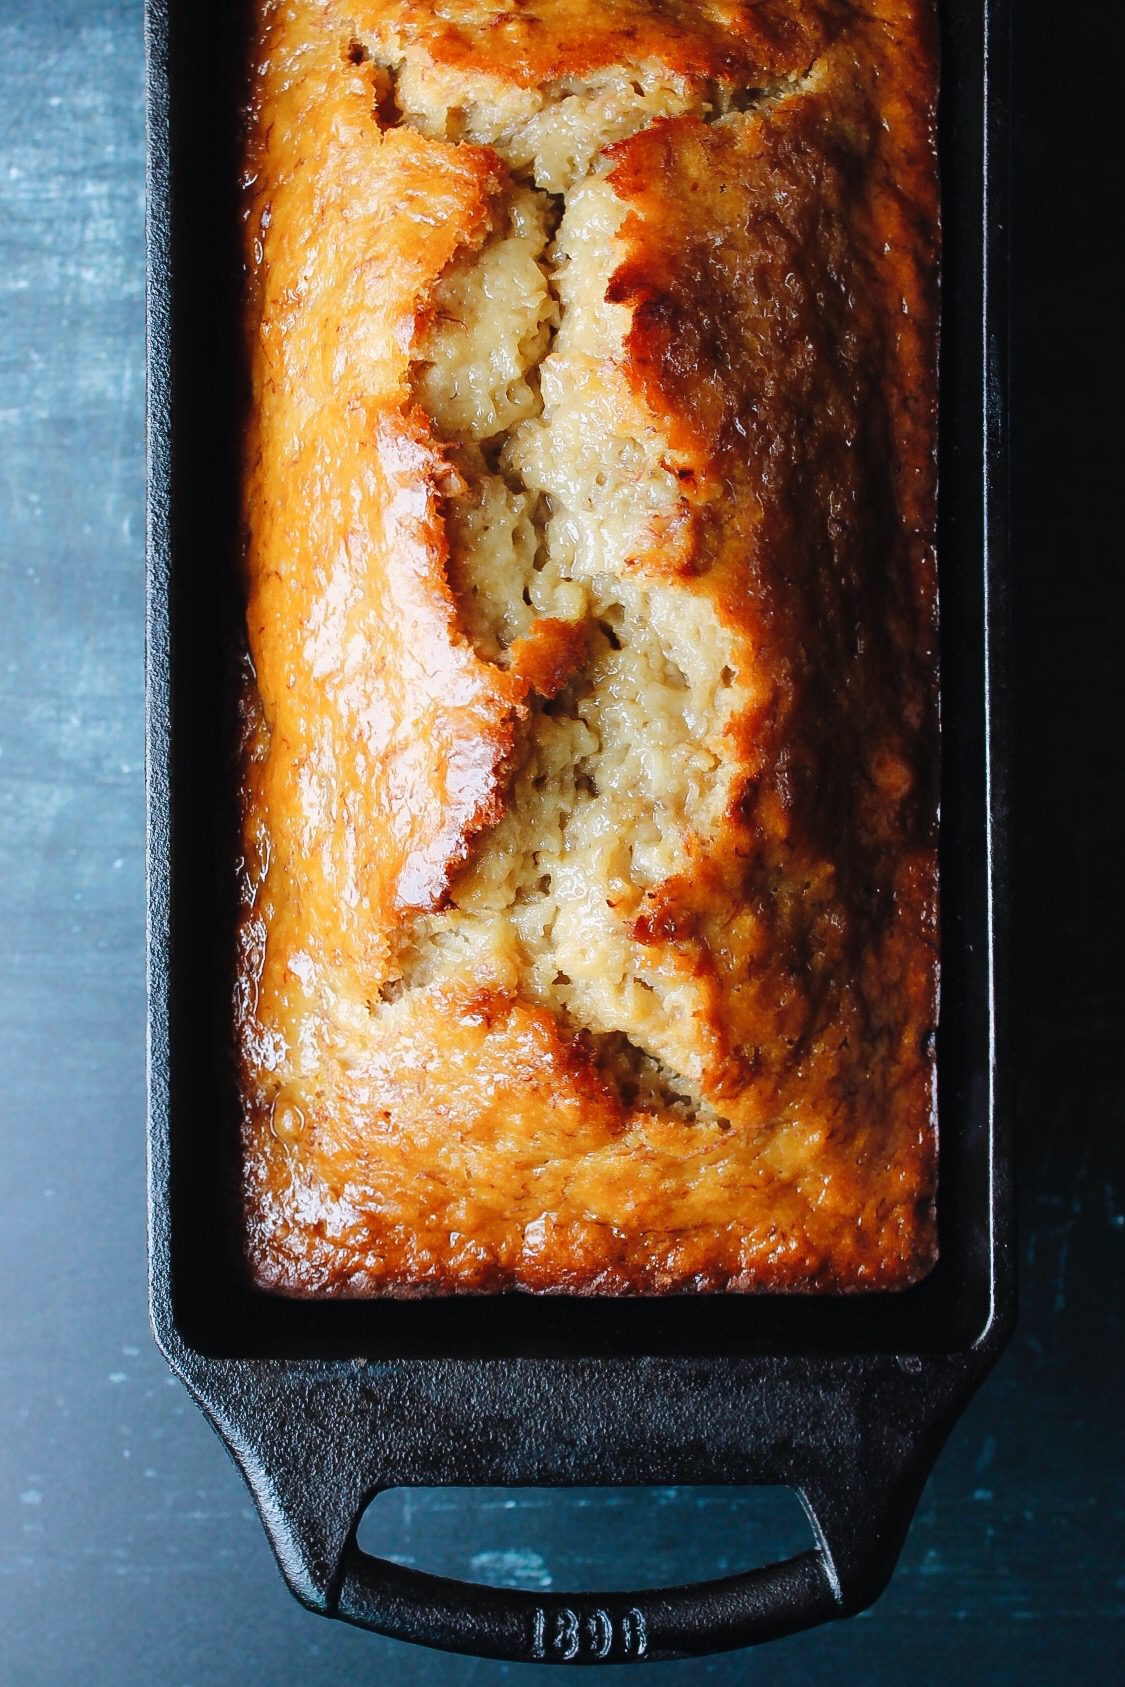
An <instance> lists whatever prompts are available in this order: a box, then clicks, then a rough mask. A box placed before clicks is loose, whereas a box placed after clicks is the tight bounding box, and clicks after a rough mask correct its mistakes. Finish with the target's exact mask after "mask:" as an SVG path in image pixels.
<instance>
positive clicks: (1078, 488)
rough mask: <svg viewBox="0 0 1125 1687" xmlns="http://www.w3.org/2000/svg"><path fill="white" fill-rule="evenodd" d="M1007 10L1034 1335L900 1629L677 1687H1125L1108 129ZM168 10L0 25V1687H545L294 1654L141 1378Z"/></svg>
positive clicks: (734, 1497) (492, 1525)
mask: <svg viewBox="0 0 1125 1687" xmlns="http://www.w3.org/2000/svg"><path fill="white" fill-rule="evenodd" d="M1014 9H1015V10H1017V11H1018V12H1020V13H1021V18H1022V23H1021V31H1022V33H1021V34H1020V36H1019V38H1018V40H1017V53H1016V69H1017V80H1016V99H1017V112H1018V118H1019V121H1018V124H1017V132H1016V148H1015V159H1016V171H1017V174H1016V194H1015V212H1016V220H1015V253H1016V316H1015V337H1014V345H1013V354H1014V387H1013V393H1014V400H1015V430H1014V445H1015V475H1016V485H1015V490H1016V504H1015V524H1014V536H1015V545H1014V574H1015V612H1016V641H1017V642H1016V679H1017V687H1018V690H1017V704H1018V706H1017V739H1016V752H1015V761H1016V773H1017V781H1018V784H1017V803H1016V825H1015V857H1016V863H1015V864H1016V889H1017V916H1018V924H1017V929H1016V936H1015V941H1014V963H1015V965H1014V970H1015V980H1016V1009H1017V1024H1016V1035H1017V1060H1018V1084H1017V1102H1018V1108H1019V1120H1018V1124H1019V1132H1020V1142H1021V1172H1022V1180H1021V1197H1020V1209H1021V1218H1022V1224H1023V1234H1022V1240H1021V1267H1022V1280H1023V1282H1022V1292H1023V1315H1022V1321H1021V1325H1020V1329H1019V1332H1018V1335H1017V1337H1016V1340H1015V1342H1014V1344H1013V1346H1012V1348H1011V1349H1010V1351H1009V1352H1008V1354H1007V1355H1006V1356H1005V1358H1004V1359H1003V1361H1002V1362H1001V1365H1000V1367H999V1369H998V1370H997V1372H996V1373H995V1374H994V1376H993V1377H992V1379H991V1380H990V1381H989V1383H988V1384H987V1386H986V1388H985V1389H984V1391H983V1393H982V1394H981V1395H980V1396H979V1398H978V1399H977V1400H976V1401H975V1402H974V1404H973V1405H972V1407H971V1408H970V1410H969V1411H968V1413H967V1414H966V1416H965V1418H964V1420H963V1421H962V1422H961V1424H960V1425H959V1427H958V1428H957V1430H956V1432H955V1434H954V1436H953V1439H952V1441H951V1442H950V1444H949V1446H948V1448H947V1450H946V1453H945V1455H944V1457H943V1458H942V1460H941V1463H940V1465H939V1467H938V1469H937V1471H936V1473H935V1475H934V1477H933V1479H932V1480H931V1482H930V1484H929V1486H928V1488H927V1489H926V1492H925V1495H924V1497H923V1500H922V1503H921V1506H920V1509H919V1512H918V1517H917V1521H916V1522H915V1525H914V1528H913V1531H912V1533H911V1535H910V1539H909V1542H908V1544H907V1547H906V1551H905V1553H904V1556H903V1560H902V1563H901V1565H900V1568H899V1570H898V1573H897V1575H896V1577H895V1580H894V1582H893V1584H892V1586H891V1588H890V1591H889V1592H888V1593H887V1594H886V1595H885V1597H884V1598H883V1599H882V1600H881V1602H880V1603H879V1605H878V1606H877V1607H876V1608H875V1610H874V1611H872V1612H870V1613H868V1614H867V1615H865V1616H863V1617H861V1618H858V1619H857V1620H855V1621H854V1622H852V1623H850V1624H847V1625H837V1626H836V1627H834V1628H832V1629H827V1630H820V1631H817V1632H815V1633H812V1634H809V1635H804V1636H799V1637H797V1638H794V1639H792V1640H788V1641H785V1642H782V1643H780V1644H778V1645H775V1646H773V1647H771V1648H768V1649H767V1650H765V1651H760V1652H757V1653H753V1654H743V1655H741V1656H734V1657H728V1658H719V1659H713V1660H709V1661H703V1662H699V1663H695V1664H684V1665H673V1666H667V1667H665V1668H664V1669H663V1670H662V1673H661V1675H660V1679H661V1680H662V1681H664V1680H667V1681H668V1682H669V1683H672V1682H676V1683H678V1684H682V1683H686V1682H693V1681H696V1680H700V1681H703V1680H706V1681H713V1682H723V1683H732V1682H742V1681H763V1682H782V1683H788V1682H793V1683H796V1682H801V1683H809V1682H813V1683H817V1682H822V1681H823V1682H833V1683H836V1682H853V1681H854V1682H858V1681H864V1682H898V1681H909V1682H911V1683H912V1684H913V1683H929V1682H935V1683H938V1682H946V1681H949V1680H961V1681H967V1682H986V1681H987V1682H993V1681H1002V1682H1003V1681H1008V1680H1013V1681H1014V1680H1019V1681H1021V1682H1034V1683H1039V1682H1064V1681H1066V1682H1069V1681H1071V1680H1076V1681H1087V1680H1090V1679H1098V1678H1099V1677H1100V1678H1101V1679H1104V1680H1106V1681H1108V1680H1109V1679H1112V1678H1113V1675H1114V1660H1115V1656H1116V1653H1117V1651H1118V1650H1119V1649H1120V1638H1121V1631H1120V1616H1121V1611H1122V1605H1123V1597H1122V1596H1123V1585H1125V1584H1123V1577H1122V1568H1123V1567H1122V1555H1121V1536H1122V1522H1123V1515H1122V1514H1123V1506H1122V1471H1121V1460H1120V1453H1119V1448H1118V1443H1119V1440H1120V1434H1121V1431H1120V1414H1121V1398H1120V1395H1121V1387H1120V1385H1121V1349H1122V1329H1121V1314H1120V1308H1119V1295H1120V1267H1121V1253H1122V1242H1123V1238H1125V1211H1123V1201H1125V1191H1123V1190H1122V1187H1121V1169H1122V1147H1121V1145H1122V1137H1123V1134H1125V1133H1123V1131H1122V1097H1121V1075H1120V1063H1119V1060H1118V1059H1117V1057H1116V1054H1115V1050H1114V1046H1113V1045H1114V1041H1115V1040H1116V1042H1117V1045H1118V1047H1119V1046H1120V1018H1119V1013H1118V1010H1119V1006H1120V1002H1119V997H1118V996H1117V995H1116V994H1114V992H1115V989H1116V985H1115V975H1116V973H1117V972H1118V971H1119V969H1120V961H1119V958H1118V957H1119V956H1120V954H1121V952H1122V934H1121V924H1120V905H1119V898H1118V896H1117V894H1116V885H1117V883H1118V882H1119V881H1120V878H1121V867H1120V862H1119V860H1117V859H1116V857H1115V852H1114V850H1113V848H1112V846H1111V843H1110V840H1109V837H1108V833H1107V827H1106V825H1105V821H1104V814H1105V811H1106V810H1107V809H1108V806H1109V801H1110V795H1111V789H1112V788H1113V787H1114V786H1115V785H1116V786H1117V787H1118V788H1119V783H1120V781H1119V774H1118V773H1117V771H1116V769H1117V768H1118V767H1119V765H1120V751H1119V743H1120V733H1121V719H1122V718H1125V710H1122V709H1121V707H1120V705H1121V697H1120V686H1119V684H1118V681H1117V679H1116V678H1115V673H1116V669H1117V667H1118V665H1119V663H1118V645H1119V631H1118V628H1119V622H1116V623H1115V621H1114V619H1113V617H1112V616H1111V615H1110V613H1109V602H1110V600H1109V595H1108V593H1109V586H1108V580H1109V578H1110V576H1111V575H1113V574H1119V573H1120V566H1121V558H1120V527H1119V523H1115V525H1114V527H1112V528H1111V526H1110V518H1109V509H1110V493H1111V492H1113V491H1115V480H1117V481H1119V479H1120V467H1119V466H1116V467H1111V457H1110V441H1111V440H1112V437H1113V436H1112V432H1110V433H1106V434H1103V435H1101V436H1100V437H1099V431H1098V428H1097V427H1096V426H1095V425H1094V424H1095V423H1099V422H1100V423H1101V424H1103V425H1108V426H1110V427H1111V428H1112V427H1113V426H1114V425H1115V424H1116V429H1117V435H1118V439H1117V444H1118V446H1119V444H1120V428H1119V424H1117V423H1116V416H1115V413H1114V409H1113V408H1112V399H1113V394H1114V392H1119V391H1120V390H1121V381H1120V368H1119V365H1118V368H1117V372H1116V374H1114V373H1113V372H1112V371H1111V369H1110V366H1109V362H1108V361H1107V360H1108V359H1110V358H1111V357H1112V356H1114V355H1119V354H1115V353H1113V351H1112V346H1111V337H1110V334H1109V330H1108V328H1107V327H1105V326H1103V324H1105V323H1108V321H1109V320H1110V317H1109V310H1110V287H1111V281H1110V277H1109V273H1108V262H1107V260H1106V259H1105V257H1104V252H1103V246H1102V242H1103V238H1104V237H1103V236H1102V235H1100V234H1099V232H1098V231H1099V229H1100V228H1102V227H1104V226H1105V222H1104V219H1105V216H1106V213H1107V211H1109V209H1110V208H1111V207H1112V205H1113V203H1114V196H1113V194H1112V193H1111V191H1110V185H1109V175H1108V169H1109V166H1108V162H1107V161H1108V159H1109V158H1110V157H1111V156H1112V155H1113V152H1114V145H1113V138H1112V136H1111V132H1110V116H1111V115H1112V114H1111V112H1110V110H1109V108H1108V106H1106V105H1105V104H1104V103H1102V101H1103V100H1104V99H1106V98H1108V72H1102V71H1101V70H1100V69H1099V68H1098V67H1099V65H1100V62H1101V60H1102V58H1103V57H1104V41H1103V40H1102V39H1101V30H1102V28H1103V27H1104V26H1103V23H1102V18H1103V16H1104V14H1103V12H1102V9H1101V8H1100V7H1099V6H1098V5H1096V4H1095V3H1093V0H1087V4H1086V5H1085V6H1074V5H1072V6H1070V7H1068V8H1067V20H1068V21H1067V28H1066V46H1065V51H1063V52H1060V53H1058V54H1055V53H1054V51H1053V50H1050V51H1049V50H1048V46H1049V44H1048V43H1047V42H1046V41H1045V40H1044V41H1039V40H1037V39H1036V38H1035V35H1034V29H1035V27H1036V26H1035V24H1034V12H1035V11H1037V10H1043V11H1045V12H1047V13H1048V14H1053V12H1054V8H1034V7H1027V6H1023V7H1020V6H1016V7H1015V8H1014ZM140 10H141V7H140V0H87V3H81V0H38V3H34V0H24V3H23V4H20V3H19V0H0V1120H2V1130H0V1687H15V1684H19V1687H24V1684H28V1687H30V1684H36V1687H37V1684H39V1683H72V1682H85V1683H92V1684H95V1687H98V1684H100V1683H103V1682H104V1683H111V1684H114V1687H117V1684H121V1687H129V1684H133V1683H157V1684H160V1687H163V1684H164V1683H168V1684H170V1687H188V1684H193V1687H210V1684H215V1687H222V1684H227V1683H229V1684H231V1687H235V1684H239V1687H240V1684H243V1683H249V1682H254V1681H257V1680H264V1681H269V1682H271V1683H278V1684H282V1687H287V1684H290V1683H293V1684H299V1687H306V1684H308V1687H319V1684H322V1683H323V1684H328V1683H332V1684H334V1687H343V1684H345V1683H357V1684H358V1683H367V1682H384V1683H397V1682H402V1683H406V1684H410V1683H442V1684H446V1683H448V1684H451V1687H459V1684H468V1683H483V1682H494V1681H501V1680H509V1679H511V1680H513V1681H516V1680H518V1681H521V1682H522V1681H525V1680H526V1681H527V1682H529V1683H530V1682H531V1681H532V1680H533V1679H534V1678H535V1677H536V1676H537V1674H540V1673H541V1672H537V1671H536V1669H534V1668H526V1667H523V1666H501V1665H496V1664H490V1663H480V1662H476V1661H473V1660H468V1659H455V1658H448V1657H440V1656H437V1655H433V1654H427V1653H424V1652H420V1651H416V1650H414V1649H411V1648H409V1647H405V1646H400V1645H397V1644H395V1643H392V1642H389V1641H384V1640H381V1639H377V1638H374V1637H371V1636H367V1635H363V1634H360V1633H357V1632H354V1631H350V1630H347V1629H345V1628H343V1627H342V1626H340V1625H329V1624H327V1623H325V1622H323V1621H322V1620H320V1619H318V1618H315V1617H312V1616H310V1615H308V1614H307V1613H305V1612H304V1611H303V1610H302V1609H301V1608H300V1607H299V1606H298V1605H297V1604H296V1603H295V1602H294V1601H293V1599H292V1598H291V1597H290V1596H289V1595H288V1593H286V1592H285V1590H284V1588H283V1586H282V1583H281V1581H280V1578H279V1576H278V1574H277V1572H276V1570H275V1568H274V1565H273V1561H272V1559H271V1557H270V1553H269V1549H268V1547H267V1545H266V1541H265V1537H264V1535H263V1534H262V1531H261V1528H260V1527H259V1524H258V1522H257V1520H256V1518H255V1516H254V1514H253V1511H252V1509H251V1506H250V1504H249V1501H248V1499H247V1495H246V1492H245V1490H244V1488H243V1486H242V1483H241V1480H240V1478H239V1477H238V1475H237V1473H236V1472H235V1469H234V1467H233V1465H231V1464H230V1462H229V1461H228V1459H227V1457H226V1455H225V1454H224V1452H223V1450H222V1448H221V1447H220V1445H219V1443H218V1442H217V1441H216V1440H215V1439H214V1437H213V1436H212V1435H211V1432H210V1431H209V1430H208V1429H207V1427H206V1426H205V1424H204V1423H203V1420H202V1419H201V1418H200V1416H199V1415H198V1413H197V1412H196V1410H195V1408H194V1407H193V1406H192V1405H191V1404H190V1402H189V1401H188V1399H187V1397H186V1395H185V1394H184V1392H183V1391H182V1389H181V1388H180V1386H179V1385H178V1384H177V1383H175V1382H174V1381H173V1380H172V1379H171V1378H170V1377H169V1375H168V1374H167V1372H166V1370H165V1367H164V1364H163V1362H162V1360H161V1359H160V1357H159V1355H158V1354H157V1352H156V1350H155V1348H154V1346H153V1344H152V1341H151V1338H150V1336H149V1330H148V1323H147V1317H146V1310H145V1282H144V1212H143V1147H142V1143H143V1054H144V1050H143V1023H144V1001H143V991H142V947H143V945H142V939H143V923H142V922H143V906H142V794H141V781H142V659H143V638H142V596H143V527H142V499H143V490H144V463H143V454H142V419H143V404H144V375H143V357H144V347H143V333H142V310H143V296H142V290H143V267H142V266H143V253H142V245H143V127H142V69H143V66H142V45H141V17H140ZM1099 76H1101V77H1102V78H1103V86H1102V88H1101V90H1099V88H1098V86H1097V80H1096V79H1097V77H1099ZM1099 96H1100V97H1099ZM1091 112H1093V113H1101V114H1102V115H1098V116H1096V117H1095V118H1093V119H1091V118H1090V117H1089V114H1090V113H1091ZM1083 114H1086V116H1085V118H1084V119H1083ZM1083 120H1084V121H1086V122H1087V123H1088V124H1090V128H1089V131H1088V132H1087V133H1086V134H1083V133H1082V131H1081V128H1080V127H1076V125H1079V124H1080V123H1081V122H1082V121H1083ZM1095 123H1097V124H1100V125H1101V133H1100V135H1095V133H1094V127H1093V125H1094V124H1095ZM1099 159H1100V160H1101V162H1099ZM1115 315H1116V316H1117V318H1118V319H1119V315H1120V307H1119V304H1118V305H1117V306H1116V307H1115ZM1118 334H1119V330H1118ZM1114 689H1116V697H1115V699H1114V701H1115V703H1116V705H1117V708H1118V716H1117V719H1116V722H1115V723H1114V724H1113V725H1112V729H1111V727H1110V724H1109V723H1110V721H1111V719H1112V717H1111V716H1110V715H1109V714H1108V710H1109V708H1110V694H1111V691H1112V690H1114ZM380 1508H381V1509H380V1513H379V1518H380V1521H379V1522H378V1524H377V1525H376V1524H375V1523H374V1522H373V1524H372V1527H375V1528H377V1534H376V1535H375V1536H372V1537H369V1538H371V1539H372V1540H374V1539H377V1540H378V1543H379V1544H380V1545H381V1546H382V1547H383V1548H384V1549H385V1550H388V1551H397V1552H399V1553H401V1554H402V1555H403V1556H405V1557H407V1558H409V1559H410V1560H411V1561H412V1562H416V1563H418V1564H421V1565H423V1566H428V1567H433V1568H437V1567H443V1568H446V1569H450V1570H453V1571H454V1572H457V1573H462V1574H465V1575H468V1576H479V1577H484V1578H487V1577H489V1576H493V1577H498V1578H500V1579H503V1578H505V1577H511V1578H514V1579H519V1578H521V1577H522V1578H523V1580H524V1581H525V1583H527V1584H528V1585H538V1586H551V1585H553V1586H555V1587H565V1586H567V1585H570V1586H576V1585H583V1584H585V1585H590V1586H596V1585H597V1584H598V1583H599V1582H602V1583H604V1584H606V1585H609V1584H611V1583H615V1584H616V1585H622V1584H623V1583H627V1582H629V1581H636V1582H638V1583H639V1582H642V1581H646V1580H647V1581H670V1580H674V1579H680V1578H684V1579H691V1578H693V1577H698V1576H703V1575H708V1574H715V1573H718V1572H720V1571H722V1570H723V1569H728V1568H729V1569H735V1568H739V1567H741V1566H744V1565H746V1564H748V1563H750V1562H752V1561H754V1559H755V1556H757V1558H758V1561H761V1560H762V1559H763V1558H764V1557H766V1556H768V1555H769V1554H770V1552H771V1550H772V1549H774V1548H776V1547H778V1546H780V1545H782V1544H783V1542H784V1541H785V1540H786V1539H789V1538H795V1539H796V1541H797V1542H800V1541H801V1540H802V1539H803V1534H802V1529H803V1525H802V1524H801V1522H800V1521H799V1520H798V1521H794V1519H793V1517H792V1516H791V1514H790V1513H788V1512H785V1511H784V1510H782V1511H777V1510H776V1508H774V1507H771V1506H769V1505H763V1504H762V1503H760V1500H759V1498H758V1497H756V1496H753V1495H747V1494H739V1493H733V1494H730V1493H724V1492H722V1491H718V1490H706V1491H703V1492H700V1493H698V1494H694V1495H693V1494H677V1493H676V1491H675V1490H660V1491H657V1492H655V1493H651V1494H645V1493H641V1494H638V1493H633V1492H630V1491H626V1492H621V1493H616V1494H614V1495H612V1496H609V1495H605V1494H601V1495H590V1494H580V1495H577V1496H569V1497H565V1496H560V1495H542V1494H539V1495H516V1496H510V1495H509V1496H505V1495H492V1496H490V1497H487V1498H486V1499H485V1500H484V1501H483V1502H479V1503H476V1504H471V1503H470V1501H469V1500H468V1498H467V1497H466V1496H463V1495H459V1494H456V1493H445V1494H442V1495H439V1496H437V1497H431V1498H427V1497H425V1496H422V1497H417V1496H416V1497H415V1498H414V1499H413V1500H409V1501H408V1500H406V1499H404V1498H402V1497H399V1496H390V1497H388V1498H385V1499H384V1500H383V1501H381V1502H380ZM614 1674H615V1676H616V1677H618V1678H619V1677H620V1675H621V1671H620V1670H617V1671H615V1672H614ZM1118 1678H1119V1677H1118Z"/></svg>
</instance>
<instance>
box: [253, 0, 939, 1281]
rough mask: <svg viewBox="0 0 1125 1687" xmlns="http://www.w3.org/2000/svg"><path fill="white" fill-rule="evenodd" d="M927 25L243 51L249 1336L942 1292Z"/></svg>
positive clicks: (819, 24)
mask: <svg viewBox="0 0 1125 1687" xmlns="http://www.w3.org/2000/svg"><path fill="white" fill-rule="evenodd" d="M933 85H934V73H933V63H932V18H931V15H930V9H929V8H928V7H927V6H925V5H922V4H908V3H902V4H893V5H892V4H891V3H890V0H884V3H882V4H879V3H872V4H868V5H859V4H850V3H843V0H841V3H840V4H835V5H833V4H824V5H816V6H812V5H799V4H796V3H790V4H782V3H780V0H778V3H773V4H762V5H735V4H725V5H724V4H699V5H692V4H688V3H687V0H675V3H665V0H662V3H660V4H653V3H644V0H609V3H604V0H602V3H598V4H589V5H587V4H584V3H582V0H578V3H576V4H567V3H565V0H531V3H530V4H527V5H515V4H510V3H509V4H504V3H499V0H475V3H465V0H458V3H456V4H453V3H450V4H445V5H422V4H414V3H411V0H395V3H387V4H380V3H371V0H367V3H352V4H348V5H344V4H337V3H336V0H292V3H289V4H263V5H262V6H261V8H260V27H259V34H258V40H257V48H256V63H255V76H254V79H253V92H252V100H251V113H250V123H249V132H248V143H247V163H246V201H245V203H246V251H247V266H248V306H247V311H248V325H249V342H248V343H249V348H250V366H251V385H252V394H253V403H252V407H251V416H250V420H249V423H248V428H247V449H246V474H245V500H244V509H245V524H246V532H247V549H246V573H247V583H248V609H247V627H248V635H249V650H250V658H251V662H252V674H251V675H250V676H249V677H248V680H247V685H246V689H245V695H244V704H243V745H242V770H243V776H242V790H243V814H244V842H245V854H244V862H243V867H242V875H241V885H242V892H243V916H242V920H241V924H240V928H239V959H238V990H237V1014H238V1029H239V1050H240V1072H241V1094H242V1099H243V1109H244V1129H243V1165H244V1194H245V1234H246V1246H247V1254H248V1258H249V1261H250V1265H251V1269H252V1270H253V1272H254V1274H255V1276H256V1277H257V1279H258V1281H259V1282H261V1283H263V1284H265V1285H267V1286H272V1287H275V1288H280V1289H282V1290H284V1291H286V1292H290V1293H322V1294H323V1293H328V1294H333V1293H336V1294H340V1293H342V1294H348V1293H353V1294H354V1293H370V1292H384V1293H423V1292H448V1291H451V1290H456V1289H491V1288H499V1287H526V1288H535V1289H542V1290H559V1289H572V1290H581V1291H584V1292H666V1291H669V1290H674V1289H685V1288H691V1289H700V1288H767V1287H773V1288H784V1287H831V1288H856V1287H863V1286H868V1285H881V1286H900V1285H902V1284H904V1283H906V1282H909V1281H912V1280H913V1279H915V1278H916V1277H917V1276H918V1275H920V1274H921V1272H922V1271H924V1270H925V1269H926V1268H927V1267H928V1265H929V1264H930V1262H931V1261H932V1258H933V1254H934V1227H933V1191H934V1178H935V1164H936V1162H935V1131H934V1123H933V1104H932V1080H933V1049H932V1032H933V1026H934V1019H935V1012H936V890H935V883H936V879H935V783H934V767H935V744H936V714H935V662H936V623H935V611H936V599H935V587H934V567H933V554H932V530H933V501H934V456H933V452H934V426H935V424H934V413H935V349H936V322H935V291H936V287H935V265H936V231H937V213H936V187H935V169H934V155H933Z"/></svg>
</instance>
